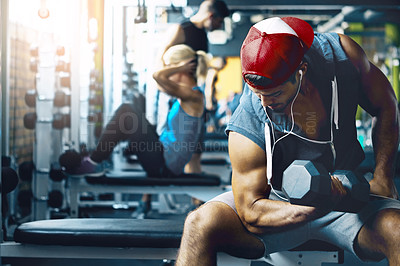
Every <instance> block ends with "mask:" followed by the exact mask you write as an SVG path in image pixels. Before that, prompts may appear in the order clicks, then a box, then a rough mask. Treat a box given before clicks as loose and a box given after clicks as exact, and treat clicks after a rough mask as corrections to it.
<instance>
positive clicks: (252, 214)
mask: <svg viewBox="0 0 400 266" xmlns="http://www.w3.org/2000/svg"><path fill="white" fill-rule="evenodd" d="M243 215H244V217H242V221H243V222H244V224H245V226H246V228H247V229H248V230H249V231H251V232H252V233H255V234H264V233H276V232H280V231H284V230H288V229H290V228H293V227H296V226H299V225H301V224H304V223H306V222H308V221H310V220H313V219H316V218H318V217H320V216H322V215H323V212H322V211H321V210H318V209H317V208H315V207H309V206H300V205H293V204H290V203H288V202H282V201H276V200H268V199H260V200H258V201H256V202H255V203H254V204H253V206H252V208H251V210H248V211H247V213H244V214H243Z"/></svg>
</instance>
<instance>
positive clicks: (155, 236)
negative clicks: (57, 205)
mask: <svg viewBox="0 0 400 266" xmlns="http://www.w3.org/2000/svg"><path fill="white" fill-rule="evenodd" d="M182 231H183V221H181V220H156V219H154V220H153V219H144V220H137V219H121V218H118V219H110V218H85V219H62V220H41V221H34V222H28V223H24V224H22V225H20V226H19V227H17V229H16V230H15V232H14V240H15V242H4V243H2V244H1V257H2V260H3V261H4V262H6V263H7V262H12V258H18V259H27V260H29V259H33V258H52V259H120V260H126V259H142V260H158V259H160V260H163V259H168V260H174V259H175V258H176V254H177V251H178V247H179V244H180V239H181V236H182ZM262 261H266V262H268V263H270V264H272V265H285V266H295V265H307V266H317V265H321V263H323V262H331V263H343V251H342V250H339V249H338V248H337V247H335V246H332V245H330V244H328V243H326V242H321V241H309V242H307V243H305V244H303V245H301V246H299V247H297V248H295V249H293V250H291V251H285V252H277V253H273V254H270V255H269V256H268V257H267V258H263V259H262ZM250 263H251V261H250V260H246V259H239V258H235V257H232V256H229V255H227V254H224V253H220V254H218V265H221V266H222V265H229V266H234V265H238V266H239V265H240V266H242V265H250Z"/></svg>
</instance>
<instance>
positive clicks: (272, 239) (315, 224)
mask: <svg viewBox="0 0 400 266" xmlns="http://www.w3.org/2000/svg"><path fill="white" fill-rule="evenodd" d="M277 192H278V193H279V191H277ZM269 199H272V200H280V199H279V198H278V197H277V196H276V195H274V194H273V193H271V195H270V197H269ZM213 201H218V202H223V203H225V204H227V205H229V206H230V207H231V208H232V209H233V210H234V211H235V212H236V213H237V210H236V207H235V202H234V200H233V193H232V191H229V192H225V193H223V194H221V195H219V196H217V197H215V198H213V199H211V200H210V201H208V202H213ZM383 209H400V201H398V200H394V199H374V200H371V201H370V202H369V203H368V204H367V205H366V206H365V207H364V208H363V209H362V210H361V211H360V212H358V213H347V212H337V211H332V212H330V213H328V214H327V215H325V216H323V217H320V218H318V219H316V220H313V221H309V222H307V223H306V224H303V225H301V226H299V227H297V228H294V229H290V230H288V231H285V232H279V233H274V234H268V235H255V236H256V237H257V238H259V239H260V240H261V241H262V242H263V243H264V247H265V252H264V256H267V255H268V254H271V253H274V252H278V251H286V250H290V249H292V248H295V247H297V246H299V245H300V244H302V243H304V242H306V241H308V240H311V239H314V240H322V241H326V242H329V243H331V244H333V245H336V246H337V247H339V248H341V249H343V250H346V251H348V252H350V253H352V254H354V255H355V256H356V257H357V258H359V257H358V255H357V254H356V252H355V251H354V241H355V240H356V237H357V234H358V232H359V231H360V229H361V227H362V226H363V225H364V224H365V223H366V222H367V220H368V218H369V217H371V215H374V214H375V213H376V212H378V211H381V210H383ZM359 259H360V260H361V258H359Z"/></svg>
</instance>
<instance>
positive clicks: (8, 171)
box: [1, 166, 19, 195]
mask: <svg viewBox="0 0 400 266" xmlns="http://www.w3.org/2000/svg"><path fill="white" fill-rule="evenodd" d="M18 181H19V180H18V175H17V172H15V170H14V169H12V168H11V167H8V166H4V167H1V194H2V195H6V194H8V193H10V192H11V191H13V190H14V189H15V188H16V187H17V185H18Z"/></svg>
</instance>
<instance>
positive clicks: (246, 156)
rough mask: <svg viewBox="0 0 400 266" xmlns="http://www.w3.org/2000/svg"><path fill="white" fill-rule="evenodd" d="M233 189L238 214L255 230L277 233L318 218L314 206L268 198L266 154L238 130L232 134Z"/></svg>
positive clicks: (255, 231) (246, 225) (230, 142)
mask: <svg viewBox="0 0 400 266" xmlns="http://www.w3.org/2000/svg"><path fill="white" fill-rule="evenodd" d="M229 156H230V159H231V163H232V170H233V171H232V190H233V194H234V198H235V204H236V208H237V211H238V214H239V216H240V218H241V220H242V222H243V224H244V225H245V227H246V228H247V229H248V230H249V231H250V232H253V233H256V234H261V233H267V232H278V231H282V230H286V229H289V228H291V227H293V226H296V225H299V224H302V223H304V222H307V221H309V220H312V219H315V218H317V217H318V214H320V213H319V212H318V211H317V209H316V208H314V207H306V206H300V205H292V204H290V203H287V202H281V201H274V200H269V199H268V195H269V193H270V187H269V186H268V185H267V178H266V174H265V173H266V168H265V160H266V159H265V153H264V151H263V150H262V149H261V148H260V147H259V146H258V145H256V144H255V143H254V142H252V141H251V140H249V139H248V138H246V137H244V136H243V135H241V134H238V133H236V132H230V133H229Z"/></svg>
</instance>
